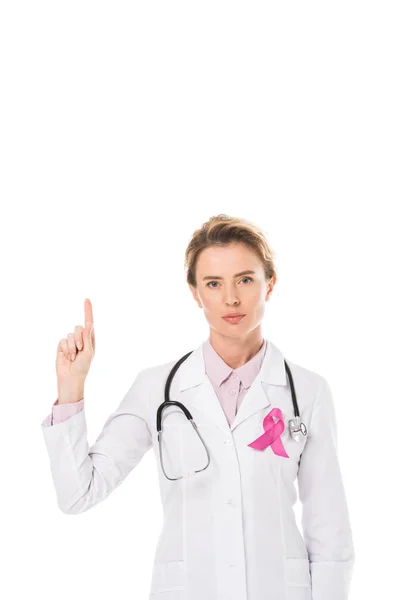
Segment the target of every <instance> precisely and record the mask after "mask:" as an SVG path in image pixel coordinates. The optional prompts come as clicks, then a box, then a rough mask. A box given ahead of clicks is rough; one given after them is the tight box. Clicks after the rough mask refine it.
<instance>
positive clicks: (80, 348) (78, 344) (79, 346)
mask: <svg viewBox="0 0 400 600" xmlns="http://www.w3.org/2000/svg"><path fill="white" fill-rule="evenodd" d="M76 345H77V346H78V350H82V344H81V343H80V342H78V343H77V344H76Z"/></svg>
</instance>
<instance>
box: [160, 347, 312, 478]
mask: <svg viewBox="0 0 400 600" xmlns="http://www.w3.org/2000/svg"><path fill="white" fill-rule="evenodd" d="M192 352H193V350H192V351H191V352H188V353H187V354H185V355H184V356H182V358H180V359H179V360H178V362H176V363H175V364H174V366H173V367H172V369H171V371H170V373H169V375H168V378H167V381H166V383H165V390H164V402H163V403H162V404H160V406H159V407H158V409H157V434H158V447H159V451H160V463H161V468H162V471H163V473H164V475H165V477H166V478H167V479H169V480H170V481H176V480H177V479H182V478H183V477H184V475H181V476H180V477H168V475H167V474H166V472H165V469H164V463H163V457H162V427H161V416H162V411H163V410H164V408H166V407H167V406H178V407H179V408H180V409H181V410H182V411H183V412H184V413H185V416H186V418H187V419H188V421H189V423H191V424H192V426H193V429H194V430H195V432H196V433H197V435H198V436H199V438H200V440H201V442H202V444H203V446H204V449H205V451H206V453H207V464H206V466H205V467H203V468H202V469H198V470H197V471H193V473H199V472H200V471H204V470H205V469H206V468H207V467H208V465H209V464H210V453H209V451H208V448H207V446H206V444H205V443H204V440H203V438H202V437H201V435H200V432H199V430H198V428H197V425H196V423H195V422H194V421H193V417H192V415H191V413H190V412H189V410H188V409H187V408H186V406H185V405H184V404H182V403H181V402H178V401H177V400H170V399H169V390H170V388H171V382H172V379H173V378H174V375H175V373H176V372H177V370H178V369H179V367H180V366H181V364H182V363H183V362H184V361H185V360H186V359H187V358H188V356H190V355H191V354H192ZM284 363H285V369H286V373H287V374H288V377H289V384H290V391H291V394H292V403H293V409H294V419H291V420H290V421H289V430H290V433H291V436H292V437H293V439H294V440H295V441H296V442H298V441H300V433H302V434H303V436H305V435H307V427H306V426H305V424H304V423H303V422H302V421H301V419H300V413H299V407H298V405H297V398H296V390H295V389H294V384H293V377H292V373H291V371H290V369H289V365H288V364H287V362H286V360H284Z"/></svg>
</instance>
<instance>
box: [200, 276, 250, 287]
mask: <svg viewBox="0 0 400 600" xmlns="http://www.w3.org/2000/svg"><path fill="white" fill-rule="evenodd" d="M243 279H249V281H253V278H252V277H243ZM243 279H241V281H243ZM210 283H218V281H209V282H208V283H207V287H208V286H209V285H210ZM212 287H213V289H215V287H214V286H212Z"/></svg>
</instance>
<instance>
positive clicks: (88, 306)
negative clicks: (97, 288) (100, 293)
mask: <svg viewBox="0 0 400 600" xmlns="http://www.w3.org/2000/svg"><path fill="white" fill-rule="evenodd" d="M92 326H93V309H92V303H91V302H90V300H89V298H85V329H87V330H88V331H90V329H91V328H92Z"/></svg>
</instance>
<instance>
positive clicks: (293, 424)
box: [289, 416, 307, 442]
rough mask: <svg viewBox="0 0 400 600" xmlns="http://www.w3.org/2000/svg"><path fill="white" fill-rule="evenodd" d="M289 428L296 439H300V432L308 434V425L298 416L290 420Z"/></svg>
mask: <svg viewBox="0 0 400 600" xmlns="http://www.w3.org/2000/svg"><path fill="white" fill-rule="evenodd" d="M289 429H290V434H291V436H292V438H293V439H294V440H295V441H296V442H299V441H300V434H303V436H306V435H307V427H306V426H305V424H304V423H303V422H301V421H300V417H299V416H296V417H295V418H294V419H291V420H290V421H289Z"/></svg>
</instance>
